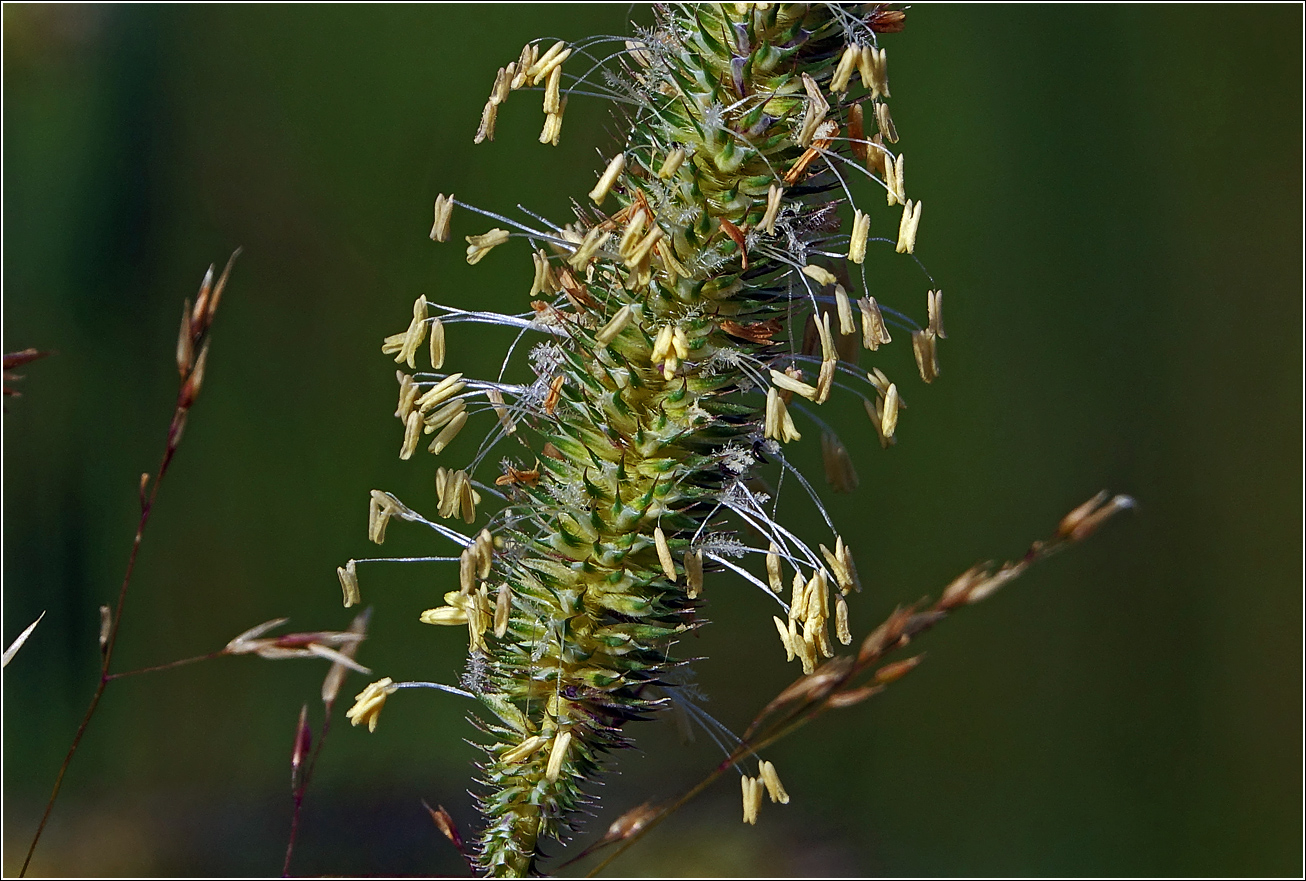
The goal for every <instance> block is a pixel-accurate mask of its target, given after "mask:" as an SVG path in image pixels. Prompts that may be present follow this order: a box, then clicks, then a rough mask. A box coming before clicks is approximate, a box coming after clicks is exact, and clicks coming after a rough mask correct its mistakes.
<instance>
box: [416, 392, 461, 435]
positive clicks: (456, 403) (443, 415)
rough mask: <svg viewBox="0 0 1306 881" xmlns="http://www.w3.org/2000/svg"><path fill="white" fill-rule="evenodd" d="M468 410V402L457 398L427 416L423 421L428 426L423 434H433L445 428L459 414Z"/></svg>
mask: <svg viewBox="0 0 1306 881" xmlns="http://www.w3.org/2000/svg"><path fill="white" fill-rule="evenodd" d="M466 409H467V402H466V401H465V400H463V399H462V398H455V399H454V400H452V401H450V402H449V403H447V404H445V405H444V406H443V407H441V408H440V409H438V410H436V411H434V412H432V413H429V414H427V415H426V416H425V417H424V418H423V419H422V423H423V424H424V425H425V426H426V428H424V429H423V432H424V433H425V434H431V433H432V432H434V431H436V430H438V429H440V428H443V427H444V426H446V425H448V424H449V423H450V422H452V421H453V420H454V418H455V417H457V415H458V414H459V413H461V412H463V411H464V410H466Z"/></svg>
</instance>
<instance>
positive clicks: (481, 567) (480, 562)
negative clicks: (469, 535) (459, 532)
mask: <svg viewBox="0 0 1306 881" xmlns="http://www.w3.org/2000/svg"><path fill="white" fill-rule="evenodd" d="M468 486H469V487H470V486H471V484H470V483H468ZM475 547H476V575H477V577H479V578H481V579H486V578H489V577H490V570H491V569H492V568H493V567H494V536H492V535H490V530H488V529H482V530H481V532H480V534H479V535H477V536H476V545H475Z"/></svg>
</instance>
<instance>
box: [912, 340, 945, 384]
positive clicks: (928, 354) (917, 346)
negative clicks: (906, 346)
mask: <svg viewBox="0 0 1306 881" xmlns="http://www.w3.org/2000/svg"><path fill="white" fill-rule="evenodd" d="M937 339H938V338H937V337H936V336H935V335H934V332H933V331H932V330H929V329H928V328H927V329H925V330H914V331H912V334H911V348H912V352H913V353H914V354H915V355H916V367H917V369H918V370H920V372H921V379H923V380H924V381H925V382H934V380H935V379H937V378H938V376H939V347H938V342H937Z"/></svg>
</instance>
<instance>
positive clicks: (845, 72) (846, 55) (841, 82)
mask: <svg viewBox="0 0 1306 881" xmlns="http://www.w3.org/2000/svg"><path fill="white" fill-rule="evenodd" d="M860 60H861V53H860V52H859V51H858V50H857V47H856V46H848V47H846V48H845V49H844V50H843V55H841V56H840V57H839V63H838V64H837V65H836V66H835V68H834V75H833V76H831V77H830V91H831V92H847V91H848V83H849V81H850V80H852V78H853V73H854V72H855V71H856V70H857V63H858V61H860Z"/></svg>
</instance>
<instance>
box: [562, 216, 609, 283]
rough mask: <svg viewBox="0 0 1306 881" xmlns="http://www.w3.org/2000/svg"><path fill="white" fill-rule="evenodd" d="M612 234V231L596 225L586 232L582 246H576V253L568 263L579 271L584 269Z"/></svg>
mask: <svg viewBox="0 0 1306 881" xmlns="http://www.w3.org/2000/svg"><path fill="white" fill-rule="evenodd" d="M611 236H612V233H610V232H608V231H606V230H604V229H603V228H602V227H598V226H596V227H594V228H593V229H592V230H590V231H589V232H588V233H586V234H585V238H584V239H583V240H582V241H581V243H580V246H579V247H578V248H576V253H574V254H572V255H571V257H570V258H569V259H568V260H567V263H568V264H569V265H570V266H571V267H572V268H573V269H575V270H576V271H578V272H579V271H581V270H583V269H584V268H585V267H586V266H587V265H588V264H589V262H590V261H591V260H593V259H594V255H595V254H597V253H598V250H599V248H602V247H603V245H604V244H605V243H606V242H607V241H608V239H609V238H610V237H611Z"/></svg>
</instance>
